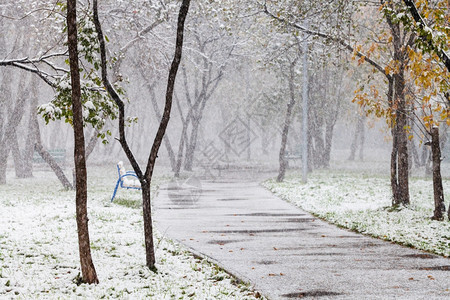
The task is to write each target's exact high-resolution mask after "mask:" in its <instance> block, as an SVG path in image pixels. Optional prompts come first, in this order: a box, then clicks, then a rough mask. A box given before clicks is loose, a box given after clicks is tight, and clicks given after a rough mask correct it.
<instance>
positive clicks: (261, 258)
mask: <svg viewBox="0 0 450 300" xmlns="http://www.w3.org/2000/svg"><path fill="white" fill-rule="evenodd" d="M260 179H262V178H261V177H260V176H259V177H258V176H254V175H251V174H250V176H247V178H243V176H241V175H240V174H239V175H237V174H234V175H233V174H227V175H225V177H221V178H219V179H217V180H216V181H212V180H210V181H201V186H202V190H203V191H202V194H201V195H200V197H199V198H198V199H197V196H196V195H195V194H196V193H195V188H194V192H192V189H191V190H189V189H185V190H181V191H180V190H176V189H174V186H173V185H169V186H165V187H162V188H161V189H160V192H159V195H158V197H157V199H156V200H155V202H154V206H155V220H156V222H157V227H158V229H159V230H160V231H161V232H162V233H163V234H165V235H166V236H168V237H169V238H171V239H174V240H177V241H179V242H181V243H183V244H184V245H186V246H188V247H190V248H191V249H192V250H193V252H196V253H198V254H201V255H204V256H207V257H209V258H210V259H212V260H213V261H215V262H217V263H218V264H219V265H221V266H222V267H224V268H225V269H226V270H228V271H229V272H231V273H233V274H234V275H236V276H238V277H240V278H241V279H243V280H245V281H249V282H251V283H252V284H253V285H254V287H255V289H257V290H258V291H260V292H261V293H262V294H263V295H265V296H267V297H268V298H269V299H295V298H312V299H393V298H395V299H450V291H449V289H450V272H449V271H450V261H449V259H447V258H443V257H439V256H436V255H431V254H427V253H424V252H421V251H418V250H414V249H409V248H405V247H402V246H398V245H394V244H391V243H389V242H384V241H381V240H378V239H373V238H370V237H366V236H363V235H359V234H356V233H353V232H349V231H347V230H342V229H339V228H337V227H335V226H332V225H329V224H328V223H326V222H323V221H320V220H318V219H317V218H314V217H313V216H311V215H310V214H308V213H306V212H304V211H303V210H301V209H299V208H296V207H294V206H293V205H291V204H288V203H286V202H285V201H283V200H280V199H279V198H277V197H276V196H273V195H272V194H271V193H270V192H268V191H267V190H265V189H264V188H263V187H261V186H259V184H258V182H259V180H260ZM189 185H191V186H194V187H195V186H197V185H198V183H197V182H196V181H195V180H191V181H188V182H186V183H185V184H184V185H183V186H184V187H186V186H189Z"/></svg>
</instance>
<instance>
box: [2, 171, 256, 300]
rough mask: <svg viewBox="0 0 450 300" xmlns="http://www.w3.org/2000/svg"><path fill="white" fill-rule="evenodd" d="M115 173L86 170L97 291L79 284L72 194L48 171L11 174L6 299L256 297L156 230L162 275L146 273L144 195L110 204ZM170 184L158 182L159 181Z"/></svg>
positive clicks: (5, 229)
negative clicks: (17, 176) (30, 175)
mask: <svg viewBox="0 0 450 300" xmlns="http://www.w3.org/2000/svg"><path fill="white" fill-rule="evenodd" d="M66 171H67V170H66ZM115 171H116V170H115V166H112V167H111V168H110V169H105V168H91V169H89V170H88V176H89V200H88V206H89V207H88V211H89V220H90V221H89V226H90V227H89V230H90V238H91V246H92V256H93V260H94V264H95V267H96V270H97V274H98V277H99V280H100V284H99V285H86V284H81V285H77V278H78V276H79V273H80V267H79V257H78V244H77V231H76V221H75V201H74V198H75V194H74V192H73V191H64V190H62V189H61V185H60V184H59V182H58V181H57V179H56V178H55V177H54V175H53V174H52V173H51V172H49V171H43V170H42V171H37V172H35V178H34V179H31V180H30V179H27V180H24V179H14V178H13V177H14V175H13V174H9V177H8V184H7V185H3V186H0V298H16V299H30V298H31V299H41V298H42V299H43V298H45V299H49V298H50V299H67V298H95V299H100V298H120V299H144V298H152V299H254V298H255V296H254V295H255V294H254V292H253V291H252V290H250V289H249V287H248V286H247V285H245V284H237V283H236V279H234V278H233V277H231V276H230V275H228V274H227V273H225V272H224V271H223V270H221V269H220V268H218V267H216V266H214V265H213V264H211V263H208V262H207V261H205V260H202V259H198V258H194V257H193V256H192V255H191V254H190V253H189V252H187V251H186V250H184V249H183V248H182V247H181V246H180V245H177V244H175V243H174V242H172V241H170V240H168V239H166V238H164V237H163V236H161V234H159V233H158V232H156V237H155V245H156V247H157V250H156V258H157V268H158V272H157V273H153V272H151V271H150V270H148V269H147V268H146V266H145V250H144V245H143V242H144V241H143V220H142V213H141V206H140V201H141V194H140V191H131V190H124V189H120V190H119V191H118V194H117V199H115V200H114V201H115V202H114V203H113V204H110V202H109V201H110V197H111V195H112V192H113V188H114V185H115V182H116V180H117V178H116V172H115ZM66 173H70V171H67V172H66ZM164 180H167V177H157V178H155V181H156V183H158V181H159V182H161V181H164ZM154 190H155V189H153V191H154Z"/></svg>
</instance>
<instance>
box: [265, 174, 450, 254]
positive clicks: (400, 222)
mask: <svg viewBox="0 0 450 300" xmlns="http://www.w3.org/2000/svg"><path fill="white" fill-rule="evenodd" d="M389 183H390V181H389V178H388V177H380V176H374V175H370V176H368V175H361V174H355V173H346V172H343V171H334V172H329V171H327V172H325V171H322V172H320V171H319V172H314V173H313V174H312V175H310V177H309V178H308V183H307V184H302V183H301V174H296V173H294V174H292V175H291V176H289V177H288V178H287V179H286V180H285V182H282V183H277V182H275V180H269V181H266V182H264V183H263V185H264V186H265V187H266V188H268V189H269V190H271V191H272V192H274V193H275V194H277V195H279V196H280V197H282V198H284V199H286V200H287V201H290V202H292V203H294V204H296V205H298V206H299V207H301V208H303V209H304V210H306V211H308V212H311V213H313V214H315V215H317V216H319V217H321V218H323V219H325V220H327V221H329V222H331V223H334V224H337V225H339V226H342V227H346V228H349V229H352V230H355V231H358V232H361V233H364V234H368V235H372V236H375V237H379V238H382V239H385V240H390V241H395V242H397V243H400V244H403V245H407V246H412V247H415V248H418V249H422V250H426V251H430V252H433V253H436V254H440V255H444V256H447V257H448V256H450V222H448V221H447V220H446V221H443V222H439V221H433V220H431V216H433V210H434V202H433V184H432V182H431V180H429V179H411V182H410V193H411V205H410V206H409V207H407V208H406V207H404V208H400V209H397V210H393V209H392V208H391V190H390V184H389ZM448 183H450V182H449V181H448V180H446V181H444V187H445V186H446V184H448ZM449 198H450V195H449V194H447V195H446V199H449ZM446 204H447V203H446Z"/></svg>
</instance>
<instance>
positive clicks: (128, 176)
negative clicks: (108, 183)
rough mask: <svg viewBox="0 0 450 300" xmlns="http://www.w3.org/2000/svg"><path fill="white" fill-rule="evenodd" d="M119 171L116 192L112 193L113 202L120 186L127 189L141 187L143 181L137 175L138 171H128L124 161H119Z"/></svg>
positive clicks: (138, 188)
mask: <svg viewBox="0 0 450 300" xmlns="http://www.w3.org/2000/svg"><path fill="white" fill-rule="evenodd" d="M117 172H118V173H119V179H117V183H116V187H115V188H114V193H113V195H112V198H111V202H113V200H114V197H115V196H116V193H117V189H118V188H119V186H120V187H121V188H123V189H127V190H129V189H132V190H140V189H141V182H140V181H139V178H138V177H137V175H136V173H135V172H133V171H126V170H125V168H124V166H123V162H122V161H119V162H118V163H117Z"/></svg>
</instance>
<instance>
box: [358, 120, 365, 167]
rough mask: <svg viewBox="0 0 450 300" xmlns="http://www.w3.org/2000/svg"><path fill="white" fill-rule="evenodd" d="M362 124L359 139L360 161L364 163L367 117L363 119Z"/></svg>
mask: <svg viewBox="0 0 450 300" xmlns="http://www.w3.org/2000/svg"><path fill="white" fill-rule="evenodd" d="M361 118H362V122H361V129H360V130H361V131H360V137H359V160H360V161H364V143H365V141H366V130H365V126H364V125H365V122H364V121H365V120H366V116H365V115H363V116H362V117H361Z"/></svg>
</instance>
